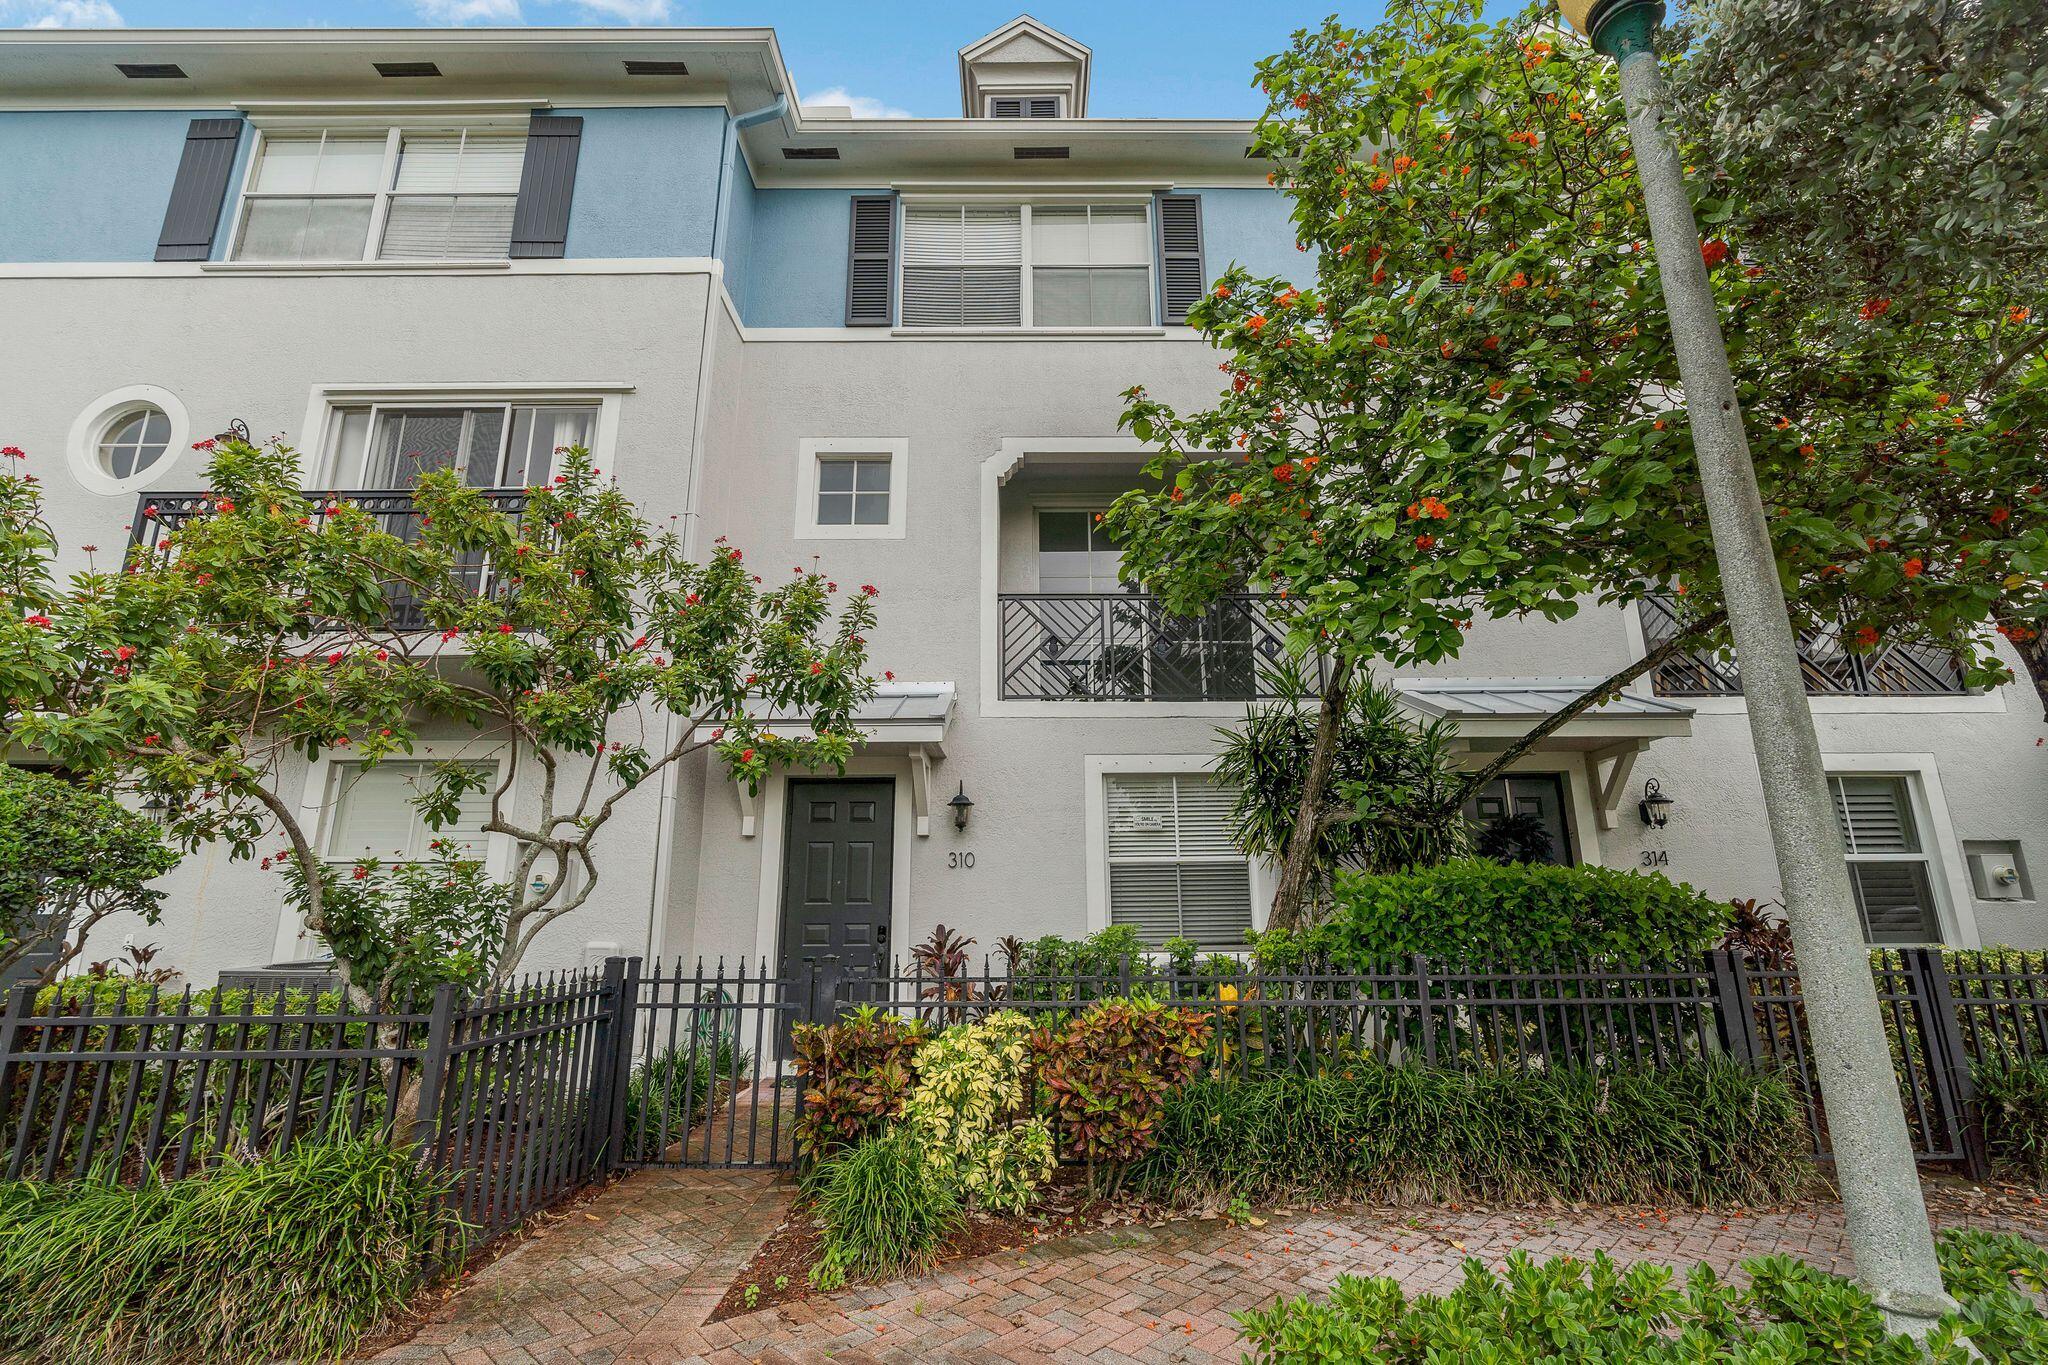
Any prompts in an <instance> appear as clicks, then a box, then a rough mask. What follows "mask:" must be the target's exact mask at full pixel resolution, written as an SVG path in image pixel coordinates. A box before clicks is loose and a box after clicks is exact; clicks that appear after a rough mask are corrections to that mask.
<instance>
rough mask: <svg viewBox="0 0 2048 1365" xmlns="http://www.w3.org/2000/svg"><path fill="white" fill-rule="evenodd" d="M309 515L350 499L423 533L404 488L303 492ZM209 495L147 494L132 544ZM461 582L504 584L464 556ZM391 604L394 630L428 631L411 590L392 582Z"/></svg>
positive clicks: (388, 523) (521, 493) (520, 500)
mask: <svg viewBox="0 0 2048 1365" xmlns="http://www.w3.org/2000/svg"><path fill="white" fill-rule="evenodd" d="M302 496H303V497H304V498H305V500H306V506H307V510H308V513H309V514H310V515H312V516H321V515H324V514H325V510H326V508H327V507H328V506H329V505H330V504H341V503H347V504H348V505H350V506H352V507H359V508H361V509H362V510H363V511H365V512H368V513H369V514H370V515H371V516H373V517H375V518H376V519H377V522H378V525H379V526H380V527H381V528H382V529H383V530H384V531H386V532H388V533H390V534H391V535H394V536H397V537H399V538H400V539H403V540H411V539H413V538H415V537H416V536H417V535H418V534H419V529H420V514H419V512H418V511H416V510H415V508H414V506H413V495H412V492H411V490H409V489H403V488H379V489H369V490H362V491H356V492H348V493H313V492H308V493H305V494H302ZM484 496H485V497H486V498H488V499H490V501H491V502H492V503H494V504H495V505H496V506H498V507H499V508H501V509H503V510H504V511H505V512H507V513H510V514H511V515H513V516H514V517H517V516H519V515H521V514H522V513H524V512H525V510H526V491H525V490H524V489H518V488H513V489H493V490H489V491H487V492H485V494H484ZM213 498H214V495H213V494H211V493H145V494H143V495H142V497H141V499H140V500H139V501H138V503H137V504H136V509H135V522H134V526H133V528H132V529H131V530H130V532H129V542H128V543H129V545H130V546H131V547H133V546H136V545H148V546H154V545H157V544H158V543H160V542H161V541H162V540H163V539H164V537H165V536H167V535H170V534H171V533H172V532H174V531H176V530H177V529H178V528H179V527H181V526H183V525H185V524H186V523H187V522H189V521H191V520H193V519H194V518H196V517H198V516H201V515H203V514H204V513H205V512H206V511H207V510H208V509H209V507H210V506H211V504H212V502H213ZM452 573H453V576H454V577H455V579H456V581H457V582H458V584H459V585H460V586H461V587H462V588H463V589H465V590H466V591H468V592H471V593H474V594H476V595H477V596H480V597H481V596H486V595H490V594H493V593H495V592H497V591H501V590H502V585H501V584H495V583H493V582H491V581H490V575H489V572H488V569H487V567H486V566H485V564H484V563H483V559H482V557H481V556H480V555H479V556H465V557H464V558H463V559H462V560H460V561H458V562H457V563H456V564H455V566H454V568H453V570H452ZM385 596H386V597H387V598H388V599H389V601H390V603H391V621H390V625H391V627H392V629H394V630H426V629H428V628H429V622H428V621H427V620H426V618H425V617H424V615H423V614H422V613H421V609H420V603H419V600H418V599H417V598H416V597H415V596H414V595H413V594H412V591H411V590H410V589H409V588H407V587H405V586H403V585H400V584H392V585H391V586H390V587H388V588H387V589H386V591H385Z"/></svg>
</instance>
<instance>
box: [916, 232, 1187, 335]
mask: <svg viewBox="0 0 2048 1365" xmlns="http://www.w3.org/2000/svg"><path fill="white" fill-rule="evenodd" d="M901 254H902V280H901V286H900V289H899V291H898V293H899V297H900V299H901V300H902V324H903V325H904V326H905V327H1143V326H1148V325H1150V324H1151V322H1152V227H1151V211H1150V208H1149V207H1148V206H1147V205H1146V204H1143V203H1128V204H1038V205H1033V204H910V205H906V206H905V208H904V210H903V242H902V253H901Z"/></svg>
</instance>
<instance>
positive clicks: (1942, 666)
mask: <svg viewBox="0 0 2048 1365" xmlns="http://www.w3.org/2000/svg"><path fill="white" fill-rule="evenodd" d="M1639 605H1640V608H1641V612H1642V621H1643V643H1644V645H1645V646H1646V647H1647V648H1650V649H1655V648H1656V647H1657V646H1659V645H1661V644H1663V643H1664V642H1665V641H1667V640H1669V639H1671V638H1672V637H1673V636H1675V635H1676V634H1678V632H1679V628H1680V620H1681V618H1680V616H1679V614H1678V611H1677V609H1676V607H1675V606H1674V605H1673V603H1672V602H1671V601H1670V599H1668V598H1662V597H1648V598H1644V599H1643V601H1642V602H1641V603H1640V604H1639ZM1799 665H1800V671H1801V672H1802V673H1803V674H1805V677H1806V692H1807V695H1808V696H1814V697H1927V696H1947V695H1954V694H1957V693H1962V692H1967V691H1969V688H1967V687H1965V686H1964V685H1963V666H1962V663H1961V661H1960V660H1958V659H1957V658H1956V656H1955V655H1953V654H1951V653H1949V652H1948V651H1947V650H1945V649H1935V648H1932V647H1930V646H1927V645H1916V644H1893V645H1882V646H1879V647H1878V648H1876V649H1873V650H1870V651H1868V652H1865V653H1857V652H1854V651H1852V650H1850V649H1849V648H1848V647H1847V646H1846V645H1844V644H1843V643H1842V640H1841V637H1840V636H1838V635H1835V634H1833V633H1832V632H1828V633H1822V634H1808V635H1802V636H1801V637H1800V639H1799ZM1652 681H1653V683H1654V685H1655V686H1656V689H1657V694H1658V695H1659V696H1664V697H1739V696H1741V695H1742V674H1741V671H1740V669H1739V668H1738V667H1737V666H1736V662H1735V656H1734V655H1733V654H1729V653H1725V652H1722V651H1718V650H1694V651H1690V652H1687V653H1684V654H1679V655H1677V656H1675V657H1673V658H1671V659H1669V660H1667V661H1665V662H1664V663H1662V664H1660V665H1658V667H1657V670H1656V672H1655V673H1654V674H1653V675H1652Z"/></svg>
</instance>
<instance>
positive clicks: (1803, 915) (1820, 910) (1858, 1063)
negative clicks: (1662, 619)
mask: <svg viewBox="0 0 2048 1365" xmlns="http://www.w3.org/2000/svg"><path fill="white" fill-rule="evenodd" d="M1559 8H1560V9H1562V10H1563V11H1564V15H1565V18H1566V19H1567V20H1569V21H1570V23H1571V24H1572V26H1573V27H1574V28H1576V29H1577V30H1578V31H1579V32H1580V33H1582V34H1584V35H1585V36H1586V37H1587V38H1588V39H1590V40H1591V41H1592V43H1593V46H1594V48H1595V49H1596V50H1597V51H1599V52H1601V53H1602V54H1603V55H1605V56H1608V57H1612V58H1613V59H1614V60H1615V61H1616V63H1617V64H1618V65H1619V68H1620V75H1621V94H1622V100H1623V102H1624V104H1625V105H1626V106H1627V109H1628V126H1629V137H1630V140H1631V141H1632V143H1633V144H1634V147H1635V158H1636V170H1637V174H1638V175H1639V176H1640V178H1641V180H1642V185H1643V199H1644V202H1645V204H1646V206H1647V207H1648V209H1649V215H1650V236H1651V241H1652V242H1653V243H1654V245H1655V247H1656V251H1657V264H1658V266H1659V269H1660V271H1661V274H1662V277H1663V281H1664V307H1665V309H1666V311H1667V312H1668V313H1669V314H1670V317H1671V332H1672V340H1673V343H1674V345H1675V348H1676V350H1677V353H1678V372H1679V376H1680V378H1681V379H1682V380H1683V381H1684V384H1685V410H1686V415H1687V417H1688V418H1689V419H1690V420H1691V424H1692V439H1693V452H1694V455H1695V457H1696V459H1697V460H1698V463H1699V470H1700V483H1701V486H1702V488H1703V490H1704V493H1705V499H1706V507H1707V517H1708V521H1709V523H1710V525H1711V528H1712V531H1713V537H1714V557H1715V559H1716V561H1717V562H1718V564H1719V566H1720V572H1721V588H1722V594H1723V597H1724V599H1725V601H1726V604H1727V608H1728V623H1729V629H1730V632H1731V633H1732V634H1733V636H1734V638H1735V653H1736V657H1737V658H1738V660H1739V661H1740V662H1741V665H1742V690H1743V693H1744V695H1745V696H1746V697H1747V698H1748V708H1747V709H1748V711H1749V728H1750V734H1751V736H1752V738H1753V739H1754V741H1755V744H1756V757H1757V769H1758V772H1759V774H1760V775H1761V776H1762V778H1763V788H1764V805H1765V808H1766V810H1767V811H1768V812H1769V817H1770V824H1771V840H1772V843H1773V845H1774V846H1775V848H1776V852H1777V857H1778V875H1779V879H1780V880H1781V882H1782V883H1783V886H1784V891H1783V895H1784V901H1785V915H1786V918H1787V920H1789V921H1790V923H1791V927H1792V941H1793V946H1794V948H1795V950H1796V951H1797V953H1798V962H1799V979H1800V986H1801V992H1802V994H1803V996H1804V999H1805V1003H1806V1014H1807V1021H1808V1026H1809V1027H1810V1028H1811V1030H1812V1037H1813V1054H1814V1070H1815V1073H1816V1075H1817V1077H1818V1079H1819V1082H1820V1089H1821V1096H1822V1098H1823V1099H1824V1100H1825V1102H1826V1106H1827V1115H1828V1134H1829V1137H1830V1139H1831V1140H1832V1143H1833V1146H1834V1153H1835V1174H1836V1179H1837V1181H1838V1182H1839V1184H1840V1186H1841V1191H1842V1204H1843V1208H1844V1211H1845V1212H1846V1214H1847V1218H1848V1228H1849V1247H1850V1252H1851V1254H1852V1255H1853V1256H1854V1258H1855V1261H1856V1273H1857V1277H1858V1279H1859V1280H1860V1281H1861V1282H1862V1283H1863V1285H1864V1286H1865V1288H1867V1289H1868V1290H1869V1291H1870V1292H1871V1294H1872V1295H1873V1296H1874V1297H1875V1298H1876V1300H1877V1302H1878V1305H1879V1306H1880V1307H1881V1308H1883V1309H1884V1312H1885V1316H1886V1319H1887V1321H1889V1322H1890V1323H1891V1325H1892V1326H1893V1328H1894V1329H1895V1330H1899V1331H1905V1332H1909V1333H1911V1334H1912V1335H1914V1336H1916V1337H1921V1336H1924V1335H1925V1334H1926V1332H1927V1331H1928V1329H1929V1328H1930V1327H1932V1326H1933V1323H1934V1320H1935V1319H1936V1318H1938V1317H1940V1316H1941V1314H1942V1313H1944V1312H1947V1311H1950V1310H1952V1309H1953V1308H1954V1307H1955V1301H1954V1300H1953V1299H1951V1298H1949V1297H1948V1295H1947V1294H1946V1292H1944V1290H1943V1289H1942V1284H1941V1271H1940V1267H1939V1266H1938V1265H1937V1264H1936V1261H1935V1256H1934V1235H1933V1232H1932V1230H1931V1229H1930V1228H1929V1227H1928V1223H1927V1206H1926V1203H1925V1201H1924V1200H1923V1199H1922V1198H1921V1193H1920V1176H1919V1172H1918V1170H1917V1169H1916V1168H1915V1166H1914V1162H1913V1145H1912V1140H1911V1138H1910V1136H1909V1135H1908V1133H1907V1131H1906V1119H1905V1113H1904V1111H1903V1109H1902V1108H1901V1106H1900V1104H1899V1088H1898V1080H1897V1078H1896V1076H1895V1075H1894V1073H1893V1071H1892V1058H1891V1048H1890V1045H1889V1044H1888V1043H1887V1042H1886V1040H1885V1034H1884V1028H1883V1024H1882V1022H1881V1019H1880V1016H1879V1013H1878V1004H1877V988H1876V985H1875V984H1874V982H1873V981H1872V979H1871V973H1870V954H1869V949H1868V947H1867V946H1866V945H1865V943H1864V940H1863V931H1862V927H1861V925H1860V923H1859V922H1858V919H1857V914H1856V905H1855V900H1854V898H1853V893H1852V892H1851V890H1850V886H1849V873H1848V865H1847V862H1846V861H1845V859H1844V857H1843V848H1842V835H1841V830H1840V828H1839V827H1838V825H1837V823H1836V817H1835V810H1834V802H1833V798H1832V797H1831V796H1830V795H1829V793H1828V787H1827V774H1826V771H1825V769H1824V768H1823V767H1822V766H1821V757H1820V741H1819V739H1818V737H1817V736H1816V735H1815V733H1814V728H1813V713H1812V712H1811V711H1810V710H1809V709H1808V707H1807V701H1806V687H1805V682H1804V680H1803V678H1802V677H1801V672H1800V666H1799V651H1798V646H1797V644H1796V643H1795V641H1794V640H1793V637H1792V624H1791V620H1790V618H1789V617H1788V616H1787V615H1786V611H1785V595H1784V591H1783V589H1782V588H1781V587H1780V586H1779V582H1778V573H1777V563H1776V560H1775V558H1774V557H1773V555H1772V551H1771V538H1770V532H1769V530H1768V528H1767V527H1766V526H1765V523H1764V508H1763V499H1762V497H1761V496H1760V495H1759V494H1758V492H1757V484H1756V466H1755V465H1754V464H1753V463H1752V462H1751V460H1750V456H1749V441H1748V438H1747V437H1746V436H1745V435H1744V434H1743V429H1742V409H1741V407H1740V406H1739V405H1738V404H1737V403H1736V400H1735V381H1734V379H1733V378H1732V376H1731V375H1730V374H1729V372H1728V351H1727V347H1726V345H1725V343H1724V342H1723V341H1722V339H1721V324H1720V319H1719V317H1718V315H1717V314H1716V312H1715V309H1714V297H1713V289H1712V286H1711V285H1710V284H1709V283H1708V281H1707V271H1706V265H1705V263H1704V262H1703V261H1702V260H1701V258H1700V241H1699V228H1698V226H1697V225H1696V224H1695V222H1694V221H1693V215H1692V203H1691V201H1690V200H1689V199H1688V198H1687V197H1686V191H1685V173H1684V170H1683V169H1682V168H1681V167H1680V165H1679V162H1678V153H1677V151H1676V149H1675V148H1674V147H1673V146H1672V144H1671V140H1670V138H1669V137H1668V136H1667V135H1666V134H1665V132H1664V129H1663V126H1662V123H1661V106H1662V105H1663V103H1664V82H1663V79H1662V77H1661V76H1660V75H1659V74H1658V71H1657V59H1656V56H1655V54H1654V53H1653V52H1652V51H1651V47H1650V40H1651V35H1652V34H1654V33H1655V32H1656V29H1657V25H1658V24H1659V23H1661V22H1662V21H1663V18H1664V6H1663V4H1662V3H1661V0H1559Z"/></svg>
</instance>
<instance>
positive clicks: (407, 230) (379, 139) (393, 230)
mask: <svg viewBox="0 0 2048 1365" xmlns="http://www.w3.org/2000/svg"><path fill="white" fill-rule="evenodd" d="M525 163H526V138H525V135H524V134H523V133H520V132H517V131H501V130H495V129H470V128H458V129H445V128H443V129H405V128H389V129H378V130H374V131H372V130H359V129H327V130H323V131H296V130H279V131H276V132H265V133H264V135H263V140H262V143H261V146H260V147H259V148H258V150H257V153H256V158H255V165H254V166H253V167H252V168H251V170H250V172H249V180H248V184H247V187H246V188H245V189H244V191H243V194H242V211H241V226H240V229H239V231H238V233H237V235H236V239H235V253H234V254H235V259H237V260H242V261H292V262H318V261H374V260H387V261H414V260H437V261H438V260H495V259H497V258H500V257H503V256H504V255H505V254H506V253H507V252H508V251H509V250H510V248H511V242H512V215H513V209H514V207H515V205H516V204H517V202H518V198H519V176H520V171H521V169H522V168H523V167H524V165H525Z"/></svg>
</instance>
